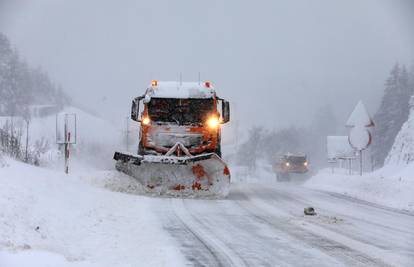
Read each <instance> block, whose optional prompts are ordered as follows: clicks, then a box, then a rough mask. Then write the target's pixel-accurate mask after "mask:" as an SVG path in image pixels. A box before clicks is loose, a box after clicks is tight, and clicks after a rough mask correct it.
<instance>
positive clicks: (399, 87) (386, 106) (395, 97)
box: [371, 64, 414, 167]
mask: <svg viewBox="0 0 414 267" xmlns="http://www.w3.org/2000/svg"><path fill="white" fill-rule="evenodd" d="M413 93H414V91H413V88H412V87H411V86H410V85H409V74H408V72H407V69H406V68H405V66H402V67H400V66H399V65H398V64H396V65H395V66H394V68H393V69H392V71H391V73H390V77H389V78H388V79H387V81H386V83H385V91H384V96H383V98H382V101H381V105H380V107H379V109H378V111H377V112H376V114H375V115H374V122H375V128H374V130H373V143H372V150H371V151H372V157H373V163H374V165H375V166H376V167H381V166H383V165H384V161H385V158H386V157H387V155H388V152H389V151H390V149H391V147H392V145H393V143H394V140H395V137H396V135H397V134H398V132H399V131H400V129H401V126H402V125H403V124H404V122H405V121H407V119H408V113H409V99H410V97H411V95H413Z"/></svg>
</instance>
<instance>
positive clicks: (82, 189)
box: [0, 159, 185, 267]
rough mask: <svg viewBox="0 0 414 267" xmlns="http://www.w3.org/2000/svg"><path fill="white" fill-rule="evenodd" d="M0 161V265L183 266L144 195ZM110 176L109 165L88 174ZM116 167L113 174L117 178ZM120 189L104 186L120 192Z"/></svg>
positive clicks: (178, 253) (103, 183) (75, 177)
mask: <svg viewBox="0 0 414 267" xmlns="http://www.w3.org/2000/svg"><path fill="white" fill-rule="evenodd" d="M6 161H7V162H8V166H6V167H3V168H0V207H1V209H0V266H19V267H22V266H23V267H24V266H100V267H102V266H175V265H179V266H183V265H185V264H184V263H185V260H184V259H183V258H182V257H181V254H180V252H179V251H178V249H177V247H178V246H177V245H176V244H175V243H174V241H173V240H172V239H170V238H169V236H168V234H164V230H163V229H162V226H161V224H160V223H159V222H158V219H157V217H156V215H155V214H153V213H152V209H151V206H150V205H151V203H152V202H151V199H150V198H145V197H141V196H137V195H130V194H119V193H114V192H110V191H107V190H103V189H102V188H97V187H93V186H91V185H90V184H89V183H92V184H93V183H94V182H96V181H97V180H98V177H95V178H91V179H90V180H88V181H85V180H83V178H82V177H79V176H71V175H63V174H60V173H57V172H54V171H51V170H45V169H41V168H38V167H33V166H30V165H26V164H23V163H20V162H16V161H14V160H11V159H6ZM94 175H95V176H101V175H102V176H104V179H103V180H104V181H101V182H102V184H98V187H101V186H104V187H105V186H106V184H105V179H106V180H108V181H109V180H110V172H107V173H106V174H105V173H104V172H102V173H98V174H93V173H92V174H91V176H94ZM119 175H121V174H119V173H117V177H119ZM124 185H125V188H111V189H112V190H114V191H127V190H128V189H131V188H130V185H132V183H129V182H126V183H125V184H124Z"/></svg>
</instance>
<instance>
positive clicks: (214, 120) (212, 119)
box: [207, 116, 220, 129]
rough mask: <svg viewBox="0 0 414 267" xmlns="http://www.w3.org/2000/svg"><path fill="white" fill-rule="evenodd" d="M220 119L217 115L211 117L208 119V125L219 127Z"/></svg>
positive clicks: (213, 127)
mask: <svg viewBox="0 0 414 267" xmlns="http://www.w3.org/2000/svg"><path fill="white" fill-rule="evenodd" d="M219 123H220V122H219V120H218V118H217V117H215V116H214V117H210V118H209V119H208V120H207V125H208V127H210V128H211V129H216V128H217V127H218V125H219Z"/></svg>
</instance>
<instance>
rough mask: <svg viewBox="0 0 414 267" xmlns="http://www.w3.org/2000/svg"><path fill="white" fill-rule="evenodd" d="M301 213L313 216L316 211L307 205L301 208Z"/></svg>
mask: <svg viewBox="0 0 414 267" xmlns="http://www.w3.org/2000/svg"><path fill="white" fill-rule="evenodd" d="M303 213H305V215H309V216H315V215H316V212H315V209H314V208H312V207H307V208H305V209H304V210H303Z"/></svg>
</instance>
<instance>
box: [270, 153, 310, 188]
mask: <svg viewBox="0 0 414 267" xmlns="http://www.w3.org/2000/svg"><path fill="white" fill-rule="evenodd" d="M308 165H309V163H308V160H307V156H306V155H305V154H291V153H287V154H285V155H283V156H281V157H279V158H278V159H277V160H276V162H275V163H274V165H273V171H274V172H275V173H276V178H277V180H278V181H282V180H290V174H291V173H298V174H304V173H307V172H308V171H309V169H308Z"/></svg>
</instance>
